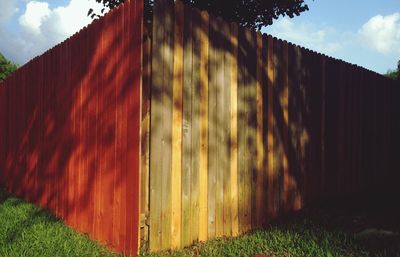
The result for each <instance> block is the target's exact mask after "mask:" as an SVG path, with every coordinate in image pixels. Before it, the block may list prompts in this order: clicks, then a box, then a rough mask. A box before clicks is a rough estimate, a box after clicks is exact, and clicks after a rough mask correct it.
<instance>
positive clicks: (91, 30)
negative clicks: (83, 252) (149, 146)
mask: <svg viewBox="0 0 400 257" xmlns="http://www.w3.org/2000/svg"><path fill="white" fill-rule="evenodd" d="M142 9H143V1H134V0H131V1H127V2H126V3H125V4H124V5H122V6H121V7H119V8H117V9H115V10H113V11H111V12H110V13H109V14H107V15H106V16H105V17H103V18H101V19H99V20H96V21H94V22H93V24H91V25H90V26H88V27H87V28H84V29H82V30H81V31H80V32H79V33H77V34H75V35H74V36H72V37H71V38H70V39H68V40H66V41H65V42H63V43H61V44H59V45H57V46H55V47H54V48H52V49H51V50H49V51H47V52H46V53H44V54H43V55H42V56H40V57H36V58H34V59H33V60H31V61H30V62H29V63H27V64H26V65H24V66H23V67H21V68H20V69H19V70H17V71H16V72H15V73H14V74H12V75H11V76H10V77H9V78H8V79H7V80H5V81H4V82H2V83H1V84H0V135H1V137H0V174H1V176H0V184H1V185H2V186H4V187H5V188H6V189H7V190H8V191H10V192H13V193H15V194H17V195H19V196H22V197H24V198H25V199H27V200H29V201H31V202H34V203H38V204H40V205H41V206H42V207H45V208H47V209H49V210H51V211H52V212H53V213H55V214H56V215H57V216H58V217H60V218H62V219H63V220H65V221H66V222H67V223H68V224H69V225H71V226H72V227H73V228H76V229H77V230H79V231H81V232H84V233H87V234H89V236H90V237H91V238H93V239H96V240H99V241H100V242H103V243H105V244H107V245H108V246H110V247H112V248H114V249H116V250H118V251H121V252H125V253H128V254H136V253H137V249H138V218H139V162H140V160H139V157H140V152H139V149H140V148H139V144H140V117H141V101H140V99H141V97H140V83H141V62H142V58H141V56H142V53H141V49H142V47H141V46H142V24H143V15H142V12H143V11H142Z"/></svg>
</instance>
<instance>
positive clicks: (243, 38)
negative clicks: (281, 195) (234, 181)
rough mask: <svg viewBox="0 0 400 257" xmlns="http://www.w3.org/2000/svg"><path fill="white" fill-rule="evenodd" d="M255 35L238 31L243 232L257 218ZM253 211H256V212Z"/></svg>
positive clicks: (239, 137) (239, 171)
mask: <svg viewBox="0 0 400 257" xmlns="http://www.w3.org/2000/svg"><path fill="white" fill-rule="evenodd" d="M256 58H257V51H256V37H255V33H253V32H252V31H251V30H247V29H243V30H240V31H239V52H238V59H239V69H238V142H239V145H238V146H239V149H238V155H239V160H238V161H239V166H238V177H239V181H240V182H239V195H241V197H240V198H239V223H240V225H242V228H241V229H240V231H241V233H243V232H246V231H248V230H249V229H251V227H252V225H253V224H252V222H255V220H256V212H255V207H256V206H255V205H256V197H255V192H256V191H255V189H256V187H255V186H254V183H255V173H256V167H257V102H256V99H257V87H256V64H257V63H256V61H255V60H256ZM253 210H254V211H253Z"/></svg>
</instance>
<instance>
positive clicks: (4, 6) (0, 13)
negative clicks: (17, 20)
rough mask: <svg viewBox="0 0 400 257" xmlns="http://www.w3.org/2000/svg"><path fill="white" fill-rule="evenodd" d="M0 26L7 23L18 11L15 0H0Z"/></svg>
mask: <svg viewBox="0 0 400 257" xmlns="http://www.w3.org/2000/svg"><path fill="white" fill-rule="evenodd" d="M0 6H1V7H0V24H2V23H6V22H8V21H9V20H10V19H11V17H13V16H14V14H15V13H16V12H17V11H18V8H17V0H0Z"/></svg>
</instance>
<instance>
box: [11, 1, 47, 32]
mask: <svg viewBox="0 0 400 257" xmlns="http://www.w3.org/2000/svg"><path fill="white" fill-rule="evenodd" d="M50 12H51V11H50V9H49V4H48V3H46V2H36V1H31V2H29V3H28V4H27V5H26V11H25V13H24V14H23V15H22V16H21V17H19V23H20V25H21V26H22V27H23V28H25V29H26V30H28V31H29V32H33V33H35V34H39V33H40V26H41V25H42V23H43V21H44V20H46V19H47V18H48V17H49V16H50Z"/></svg>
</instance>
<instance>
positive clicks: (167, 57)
mask: <svg viewBox="0 0 400 257" xmlns="http://www.w3.org/2000/svg"><path fill="white" fill-rule="evenodd" d="M151 45H152V50H151V51H152V52H151V55H149V56H150V57H149V58H150V59H151V65H152V66H151V79H150V80H149V81H150V82H149V86H150V87H151V97H150V101H151V111H150V119H151V122H150V124H151V125H149V126H150V127H149V131H150V139H149V140H150V143H149V145H150V147H148V148H147V152H146V149H142V150H144V151H143V152H142V154H147V155H148V156H149V160H150V162H149V165H147V166H146V165H143V169H144V170H142V172H143V174H144V176H146V177H149V180H142V181H148V187H147V186H146V185H142V189H143V190H147V191H146V192H148V194H149V197H147V198H142V201H147V202H146V203H142V205H143V206H148V208H149V209H148V210H149V211H148V213H143V215H144V216H146V215H147V218H146V222H143V226H147V225H148V226H149V234H148V241H149V248H150V249H151V250H160V249H169V248H179V247H183V246H187V245H190V244H192V243H193V242H196V241H199V240H200V241H202V240H206V239H210V238H215V237H222V236H235V235H238V234H241V233H245V232H246V231H249V230H251V229H255V228H259V227H263V226H265V225H266V224H268V222H269V221H271V220H272V219H274V218H276V217H277V216H279V215H281V214H283V213H285V212H288V211H291V210H296V209H299V208H302V207H303V206H305V205H307V204H310V203H313V202H315V201H323V200H325V199H328V198H335V197H340V196H346V195H351V194H359V193H360V194H361V193H367V192H368V193H375V192H376V193H378V192H384V191H390V190H393V189H395V188H396V187H395V185H396V182H395V181H399V172H398V170H397V167H399V165H398V164H399V163H398V160H399V158H398V157H396V147H397V145H398V143H399V136H398V131H399V129H400V127H399V125H400V124H399V118H398V117H399V114H400V113H399V112H400V101H399V97H400V86H399V85H395V82H394V81H393V80H390V79H388V78H386V77H383V76H381V75H379V74H376V73H374V72H371V71H368V70H366V69H364V68H361V67H358V66H356V65H351V64H349V63H345V62H343V61H340V60H336V59H333V58H330V57H328V56H325V55H322V54H319V53H316V52H313V51H311V50H308V49H305V48H302V47H300V46H296V45H293V44H291V43H288V42H285V41H282V40H279V39H276V38H273V37H271V36H269V35H262V34H260V33H256V32H254V31H252V30H249V29H245V28H241V27H239V26H238V25H237V24H231V23H227V22H225V21H223V20H222V19H220V18H217V17H213V16H211V15H208V14H207V13H204V12H200V11H198V10H192V9H190V8H188V7H187V6H183V5H182V4H181V3H180V2H179V1H176V3H175V4H174V3H173V1H165V0H163V1H158V2H157V3H156V7H155V10H154V17H153V24H152V41H151ZM149 53H150V51H149ZM144 159H145V160H147V159H148V158H147V159H146V158H144ZM146 169H147V171H146ZM396 179H397V180H396ZM142 192H143V191H142Z"/></svg>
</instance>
